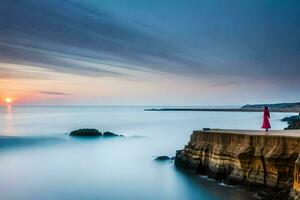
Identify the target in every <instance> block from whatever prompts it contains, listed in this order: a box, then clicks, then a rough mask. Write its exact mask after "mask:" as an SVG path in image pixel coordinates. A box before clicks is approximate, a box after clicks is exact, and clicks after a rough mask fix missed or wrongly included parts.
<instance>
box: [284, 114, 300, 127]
mask: <svg viewBox="0 0 300 200" xmlns="http://www.w3.org/2000/svg"><path fill="white" fill-rule="evenodd" d="M282 121H284V122H287V123H288V127H287V128H285V129H286V130H288V129H300V114H299V115H294V116H290V117H285V118H283V119H282Z"/></svg>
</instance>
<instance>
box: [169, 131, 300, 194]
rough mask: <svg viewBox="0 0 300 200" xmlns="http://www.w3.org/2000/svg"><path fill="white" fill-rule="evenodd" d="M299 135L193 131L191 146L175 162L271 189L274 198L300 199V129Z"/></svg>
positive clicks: (193, 168)
mask: <svg viewBox="0 0 300 200" xmlns="http://www.w3.org/2000/svg"><path fill="white" fill-rule="evenodd" d="M273 133H274V132H273ZM285 133H286V134H285ZM297 134H298V132H292V134H290V135H289V134H288V132H284V131H281V132H280V134H277V133H276V134H272V133H267V134H265V133H264V132H259V131H238V130H217V129H216V130H206V131H194V132H193V134H192V135H191V138H190V141H189V143H188V145H186V146H185V148H184V149H183V150H182V151H178V152H177V155H176V158H175V165H176V166H177V167H178V168H181V169H184V170H187V171H189V172H193V173H195V174H206V175H209V176H210V177H211V178H215V179H218V180H224V181H226V182H228V183H231V184H239V185H245V186H251V188H258V189H263V190H265V191H267V190H271V191H272V195H273V197H272V199H276V198H278V199H284V198H286V199H287V198H288V197H290V198H294V199H300V198H299V194H300V176H299V175H300V156H299V158H298V154H299V151H300V132H299V137H296V136H295V135H297ZM297 158H298V159H297ZM298 173H299V174H298Z"/></svg>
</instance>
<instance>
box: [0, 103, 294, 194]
mask: <svg viewBox="0 0 300 200" xmlns="http://www.w3.org/2000/svg"><path fill="white" fill-rule="evenodd" d="M271 114H272V116H271V117H272V120H271V123H272V126H273V129H283V128H284V127H285V126H286V124H285V123H283V122H280V119H281V118H283V117H285V116H288V115H289V114H286V113H271ZM260 125H261V113H241V112H234V113H230V112H144V111H143V108H142V107H14V108H10V109H7V108H3V107H2V108H0V135H3V137H1V138H0V194H1V197H0V198H1V200H15V199H22V200H23V199H30V200H40V199H43V200H48V199H49V200H52V199H64V200H69V199H70V200H76V199H78V200H82V199H112V200H121V199H124V200H127V199H128V200H135V199H137V200H138V199H144V200H169V199H170V200H173V199H180V200H181V199H182V200H185V199H191V200H193V199H197V200H201V199H203V200H204V199H205V200H218V199H225V200H227V199H228V200H229V199H230V200H246V199H251V198H252V197H251V195H250V194H248V193H246V192H244V191H243V190H242V189H238V188H232V187H226V186H223V185H222V184H218V183H216V182H213V181H208V180H205V179H203V178H200V177H190V176H188V175H186V174H184V173H182V172H180V171H178V170H176V169H175V168H174V165H173V163H172V162H156V161H153V158H154V157H155V156H158V155H169V156H174V154H175V151H176V150H178V149H182V148H183V147H184V145H185V144H186V143H187V142H188V140H189V136H190V134H191V133H192V130H195V129H201V128H203V127H211V128H238V129H259V127H260ZM84 127H91V128H97V129H99V130H101V131H107V130H108V131H112V132H116V133H119V134H124V135H125V136H126V137H124V138H113V139H103V138H100V139H76V138H70V137H69V136H68V133H69V132H70V131H71V130H74V129H78V128H84ZM5 136H15V137H5Z"/></svg>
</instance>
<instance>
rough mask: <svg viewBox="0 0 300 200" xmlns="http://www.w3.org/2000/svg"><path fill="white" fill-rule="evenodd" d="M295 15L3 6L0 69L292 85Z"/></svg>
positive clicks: (296, 71)
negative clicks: (6, 66)
mask: <svg viewBox="0 0 300 200" xmlns="http://www.w3.org/2000/svg"><path fill="white" fill-rule="evenodd" d="M299 8H300V3H299V1H294V0H288V1H285V2H281V1H276V0H275V1H274V2H272V4H271V3H268V1H261V0H253V1H249V2H243V3H242V2H239V1H232V2H228V3H226V4H224V3H222V2H219V1H211V0H209V1H173V2H172V4H171V5H170V4H169V3H166V2H162V1H151V2H148V1H138V2H136V3H134V4H133V3H132V2H130V1H128V2H123V1H122V3H121V2H119V1H103V2H102V1H101V2H98V1H76V0H69V1H59V0H52V1H38V0H27V1H16V0H4V1H2V2H1V6H0V62H2V63H14V64H20V65H21V64H24V65H27V66H37V67H41V68H43V69H45V70H46V71H55V72H59V73H68V74H75V75H82V76H88V77H103V76H104V77H119V78H126V77H128V76H130V75H129V73H128V71H127V70H132V71H145V72H152V73H160V72H163V73H171V74H177V75H181V76H192V77H196V78H207V77H213V76H214V75H218V76H224V77H227V79H229V80H228V82H232V81H234V80H231V79H234V77H239V80H241V79H240V77H247V78H249V77H252V78H253V79H254V80H255V79H266V80H268V81H274V80H279V81H276V82H274V84H281V85H289V84H291V81H290V80H293V82H294V80H295V79H296V80H298V81H297V83H299V84H300V79H298V77H299V76H300V68H299V63H300V53H299V51H300V50H299V46H300V36H299V35H300V34H299V33H300V25H299V20H298V19H299V16H298V14H297V13H298V11H299ZM95 64H99V66H97V65H95ZM103 65H106V66H107V67H103ZM122 69H126V70H123V71H122ZM0 70H1V69H0ZM1 73H2V74H1V75H0V78H1V77H5V76H7V77H21V78H24V77H28V78H29V77H30V76H31V75H30V73H25V74H23V72H20V71H18V70H17V71H12V70H10V69H4V68H2V70H1ZM38 76H39V74H33V75H32V78H35V77H38ZM212 81H217V80H212ZM222 81H223V80H222Z"/></svg>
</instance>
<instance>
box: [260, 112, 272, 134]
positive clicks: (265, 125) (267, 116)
mask: <svg viewBox="0 0 300 200" xmlns="http://www.w3.org/2000/svg"><path fill="white" fill-rule="evenodd" d="M262 128H265V129H266V131H268V130H269V128H271V125H270V112H269V108H268V107H267V106H265V109H264V117H263V125H262Z"/></svg>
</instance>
